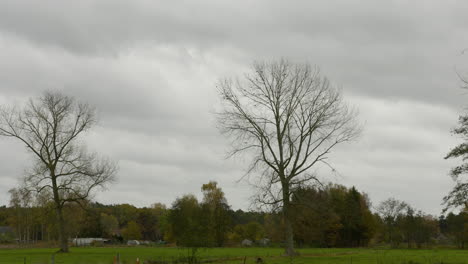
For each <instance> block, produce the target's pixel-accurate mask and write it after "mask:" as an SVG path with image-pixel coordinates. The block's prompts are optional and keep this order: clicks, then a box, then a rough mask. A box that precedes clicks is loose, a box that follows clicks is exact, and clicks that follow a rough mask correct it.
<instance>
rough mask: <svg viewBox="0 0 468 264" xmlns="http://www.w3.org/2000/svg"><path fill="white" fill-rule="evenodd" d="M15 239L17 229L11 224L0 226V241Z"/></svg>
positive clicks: (7, 241) (5, 241)
mask: <svg viewBox="0 0 468 264" xmlns="http://www.w3.org/2000/svg"><path fill="white" fill-rule="evenodd" d="M13 241H15V231H14V230H13V228H11V227H9V226H0V243H9V242H13Z"/></svg>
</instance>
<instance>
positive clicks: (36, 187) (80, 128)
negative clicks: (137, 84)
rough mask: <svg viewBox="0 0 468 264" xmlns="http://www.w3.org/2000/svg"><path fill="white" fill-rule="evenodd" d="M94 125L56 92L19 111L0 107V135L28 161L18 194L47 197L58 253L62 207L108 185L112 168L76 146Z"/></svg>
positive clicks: (81, 108)
mask: <svg viewBox="0 0 468 264" xmlns="http://www.w3.org/2000/svg"><path fill="white" fill-rule="evenodd" d="M95 122H96V118H95V110H94V109H93V108H92V107H90V106H89V105H87V104H82V103H78V102H76V101H75V100H74V99H73V98H71V97H67V96H65V95H63V94H60V93H56V92H45V93H44V94H43V95H42V96H40V97H38V98H35V99H30V100H29V102H28V103H27V104H26V105H25V106H24V107H10V108H8V107H4V108H2V109H1V112H0V135H2V136H6V137H12V138H16V139H18V140H19V141H20V142H21V143H22V144H24V145H25V146H26V148H27V150H28V151H29V152H31V153H32V154H33V157H34V165H33V166H32V167H31V169H30V170H29V171H28V173H27V175H26V176H25V178H24V188H25V189H27V190H29V191H37V192H38V193H44V192H48V193H50V194H51V195H50V199H51V200H52V201H53V202H54V204H55V212H56V215H57V226H58V234H59V242H60V252H68V236H67V234H66V228H65V226H66V223H65V221H64V216H63V208H64V206H65V205H66V204H67V203H81V202H83V201H84V200H86V199H88V198H89V197H90V195H91V194H92V191H93V190H94V189H96V188H97V187H104V186H105V184H106V183H109V182H111V181H113V180H114V175H115V172H116V164H115V163H113V162H111V161H109V160H106V159H101V158H99V157H98V156H97V155H96V154H88V153H87V152H86V151H85V149H84V147H83V144H82V143H81V142H80V141H79V139H80V135H81V134H82V133H83V132H85V131H87V130H89V129H90V128H91V127H92V126H93V125H94V124H95Z"/></svg>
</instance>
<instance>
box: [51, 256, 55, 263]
mask: <svg viewBox="0 0 468 264" xmlns="http://www.w3.org/2000/svg"><path fill="white" fill-rule="evenodd" d="M50 264H55V254H52V257H50Z"/></svg>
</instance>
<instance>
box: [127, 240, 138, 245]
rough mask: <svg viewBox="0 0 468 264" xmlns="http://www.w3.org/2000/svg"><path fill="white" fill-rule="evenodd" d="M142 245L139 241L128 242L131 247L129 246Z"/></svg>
mask: <svg viewBox="0 0 468 264" xmlns="http://www.w3.org/2000/svg"><path fill="white" fill-rule="evenodd" d="M140 244H141V243H140V241H138V240H128V241H127V245H129V246H138V245H140Z"/></svg>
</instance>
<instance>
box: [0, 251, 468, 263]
mask: <svg viewBox="0 0 468 264" xmlns="http://www.w3.org/2000/svg"><path fill="white" fill-rule="evenodd" d="M55 251H56V249H0V263H2V264H3V263H5V264H24V263H27V264H46V263H47V264H48V263H51V256H52V254H53V253H54V252H55ZM299 252H300V253H301V256H299V257H296V258H294V259H291V258H287V257H282V256H281V254H282V253H283V249H280V248H214V249H200V250H199V254H198V255H199V256H200V257H201V259H202V260H203V259H205V260H206V259H207V258H210V259H213V260H215V261H214V262H212V263H243V262H244V257H246V262H245V263H247V264H252V263H255V260H256V257H262V258H263V260H264V261H265V263H266V264H270V263H271V264H274V263H278V264H282V263H284V264H286V263H288V264H289V263H298V264H306V263H307V264H308V263H311V264H313V263H317V264H325V263H330V264H335V263H336V264H341V263H343V264H344V263H347V264H361V263H362V264H371V263H372V264H416V263H421V264H435V263H444V264H468V250H455V249H432V250H429V249H424V250H416V249H413V250H411V249H410V250H404V249H401V250H400V249H391V250H384V249H379V250H376V249H355V248H352V249H313V248H310V249H300V250H299ZM117 254H120V256H121V263H123V264H130V263H135V260H136V258H140V260H141V262H140V263H142V264H143V263H144V261H146V260H159V261H171V260H174V259H177V258H178V257H180V256H186V255H187V250H186V249H185V250H184V249H177V248H152V247H121V248H107V247H103V248H71V253H69V254H56V255H55V264H106V263H108V264H111V263H113V258H114V256H115V255H117ZM226 259H228V260H226Z"/></svg>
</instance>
